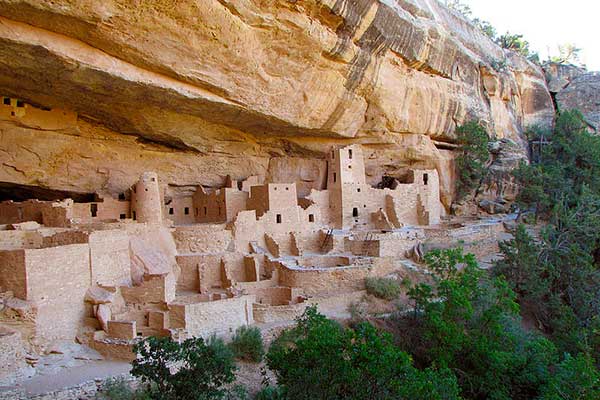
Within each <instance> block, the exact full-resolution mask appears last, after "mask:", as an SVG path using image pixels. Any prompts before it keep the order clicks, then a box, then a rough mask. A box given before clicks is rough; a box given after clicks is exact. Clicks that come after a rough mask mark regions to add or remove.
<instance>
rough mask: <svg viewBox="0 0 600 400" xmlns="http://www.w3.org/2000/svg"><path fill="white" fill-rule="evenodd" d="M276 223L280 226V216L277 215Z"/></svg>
mask: <svg viewBox="0 0 600 400" xmlns="http://www.w3.org/2000/svg"><path fill="white" fill-rule="evenodd" d="M277 223H278V224H280V223H281V214H277Z"/></svg>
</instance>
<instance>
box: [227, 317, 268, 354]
mask: <svg viewBox="0 0 600 400" xmlns="http://www.w3.org/2000/svg"><path fill="white" fill-rule="evenodd" d="M229 347H230V348H231V350H232V351H233V354H234V355H235V357H236V358H239V359H242V360H246V361H251V362H260V361H261V360H262V358H263V355H264V354H265V347H264V344H263V339H262V335H261V333H260V329H258V328H257V327H248V326H242V327H239V328H238V329H237V330H236V331H235V336H234V337H233V340H232V341H231V343H230V344H229Z"/></svg>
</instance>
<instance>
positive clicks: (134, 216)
mask: <svg viewBox="0 0 600 400" xmlns="http://www.w3.org/2000/svg"><path fill="white" fill-rule="evenodd" d="M136 219H137V217H136V215H135V211H134V212H133V220H134V221H135V220H136Z"/></svg>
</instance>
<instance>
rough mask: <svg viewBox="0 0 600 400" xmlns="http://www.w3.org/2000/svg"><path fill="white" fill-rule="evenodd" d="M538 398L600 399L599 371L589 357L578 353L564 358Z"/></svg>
mask: <svg viewBox="0 0 600 400" xmlns="http://www.w3.org/2000/svg"><path fill="white" fill-rule="evenodd" d="M538 399H539V400H575V399H577V400H597V399H600V372H598V370H597V369H596V368H595V367H594V362H593V360H592V359H591V358H590V357H587V356H585V355H583V354H579V355H578V356H577V357H571V356H570V355H568V354H567V356H566V358H565V359H564V360H563V362H561V363H560V364H559V365H558V367H557V368H556V371H555V373H554V374H553V375H552V377H551V378H550V380H549V381H548V382H547V383H546V385H545V386H544V387H543V389H542V394H541V396H540V397H539V398H538Z"/></svg>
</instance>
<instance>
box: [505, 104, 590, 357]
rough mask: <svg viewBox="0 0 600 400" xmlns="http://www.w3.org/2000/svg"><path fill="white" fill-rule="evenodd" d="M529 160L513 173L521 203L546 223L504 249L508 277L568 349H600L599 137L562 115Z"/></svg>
mask: <svg viewBox="0 0 600 400" xmlns="http://www.w3.org/2000/svg"><path fill="white" fill-rule="evenodd" d="M535 138H539V139H544V140H546V142H547V144H546V145H545V146H543V148H542V150H541V151H540V152H539V154H538V157H537V160H536V161H537V162H536V163H532V164H531V165H526V164H522V165H521V166H520V167H519V168H518V169H517V170H516V171H515V172H514V175H515V178H516V180H517V182H518V183H519V185H520V187H521V191H520V193H519V195H518V197H517V201H518V203H519V205H520V206H521V207H522V208H532V209H534V210H535V214H536V217H537V216H539V217H541V218H543V219H544V220H546V221H547V223H548V224H547V225H546V226H545V227H544V229H542V231H541V234H540V237H539V239H538V240H537V241H536V242H535V243H534V241H533V239H532V238H531V237H529V236H528V235H527V234H526V233H525V232H524V228H520V229H518V230H517V233H516V235H517V237H516V238H515V240H514V241H509V242H507V243H504V244H503V245H502V246H501V250H502V253H503V255H504V260H502V261H499V262H498V263H497V264H496V267H495V272H496V274H498V275H503V276H505V277H506V278H507V279H508V280H509V281H510V283H511V284H512V285H513V287H514V288H515V290H516V292H517V294H518V295H519V301H520V302H521V303H522V304H526V305H527V307H528V309H529V311H530V312H532V313H533V315H534V317H535V319H536V320H537V321H538V324H539V325H540V326H541V327H542V329H543V330H544V331H545V332H546V333H548V334H549V335H551V337H552V338H553V340H554V341H555V342H556V344H557V345H558V346H559V348H560V349H561V350H562V351H566V352H571V353H573V354H577V353H578V352H580V351H581V352H585V353H589V352H593V353H594V354H598V352H599V351H600V336H599V331H598V329H597V327H598V326H599V325H600V322H599V319H600V298H599V297H598V295H597V294H598V293H599V292H600V269H599V264H598V263H599V261H600V186H599V185H600V175H599V174H600V138H598V137H596V136H593V135H591V134H589V133H588V132H587V130H586V126H585V123H584V122H583V119H582V117H581V114H580V113H578V112H576V111H571V112H563V113H561V115H560V116H559V117H558V119H557V121H556V126H555V129H554V131H553V132H552V134H543V135H540V134H538V135H537V136H534V139H535Z"/></svg>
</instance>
